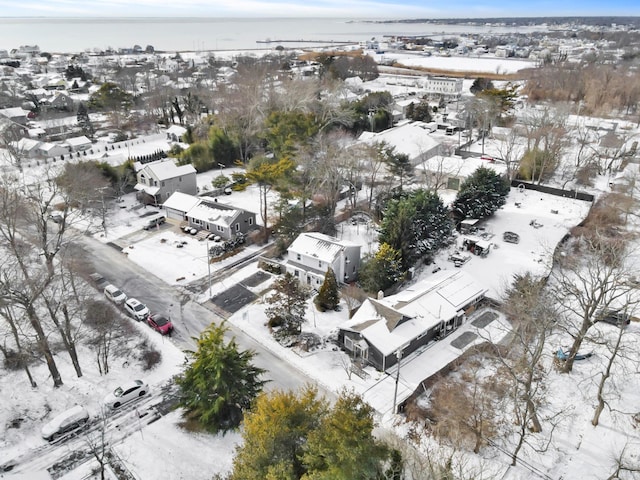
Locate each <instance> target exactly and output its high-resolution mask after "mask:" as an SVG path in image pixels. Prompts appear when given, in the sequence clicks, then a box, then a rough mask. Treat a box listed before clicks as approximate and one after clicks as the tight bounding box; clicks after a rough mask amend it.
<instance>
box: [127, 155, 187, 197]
mask: <svg viewBox="0 0 640 480" xmlns="http://www.w3.org/2000/svg"><path fill="white" fill-rule="evenodd" d="M136 176H137V179H138V183H137V184H136V186H135V189H136V190H137V191H138V192H139V193H138V199H139V200H140V201H141V202H142V203H146V204H152V205H160V204H162V203H163V202H165V201H166V200H167V199H168V198H169V197H170V196H171V195H173V194H174V193H175V192H181V193H187V194H189V195H195V194H196V193H197V191H198V188H197V185H196V169H195V168H193V166H192V165H181V166H178V165H176V164H175V162H174V161H173V159H171V158H164V159H162V160H157V161H155V162H149V163H146V164H144V165H142V164H136Z"/></svg>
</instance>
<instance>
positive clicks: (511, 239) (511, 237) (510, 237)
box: [502, 232, 520, 243]
mask: <svg viewBox="0 0 640 480" xmlns="http://www.w3.org/2000/svg"><path fill="white" fill-rule="evenodd" d="M502 240H504V241H505V242H507V243H519V242H520V235H518V234H517V233H515V232H504V233H503V234H502Z"/></svg>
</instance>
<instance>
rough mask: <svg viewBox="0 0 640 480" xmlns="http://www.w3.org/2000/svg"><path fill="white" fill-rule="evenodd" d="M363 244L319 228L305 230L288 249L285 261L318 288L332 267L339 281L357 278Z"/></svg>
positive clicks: (305, 282) (287, 267) (292, 273)
mask: <svg viewBox="0 0 640 480" xmlns="http://www.w3.org/2000/svg"><path fill="white" fill-rule="evenodd" d="M360 248H361V247H360V245H358V244H357V243H353V242H349V241H346V240H340V239H338V238H335V237H331V236H329V235H325V234H323V233H318V232H308V233H301V234H300V235H298V237H297V238H296V239H295V240H294V241H293V243H292V244H291V246H289V249H288V260H287V262H286V264H285V268H286V270H287V272H289V273H291V275H293V276H294V277H296V278H297V279H298V280H299V281H300V282H301V283H303V284H306V285H310V286H311V287H313V288H315V289H318V288H320V285H322V283H323V282H324V276H325V274H326V273H327V270H329V268H331V269H332V270H333V272H334V273H335V275H336V280H337V281H338V283H349V282H353V281H355V279H356V277H357V275H358V270H359V269H360Z"/></svg>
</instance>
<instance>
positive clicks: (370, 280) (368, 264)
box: [358, 243, 404, 293]
mask: <svg viewBox="0 0 640 480" xmlns="http://www.w3.org/2000/svg"><path fill="white" fill-rule="evenodd" d="M403 272H404V270H403V268H402V262H401V260H400V252H399V251H398V250H396V249H394V248H393V247H392V246H390V245H389V244H387V243H382V244H381V245H380V247H379V248H378V251H377V252H376V254H375V255H374V256H373V257H372V258H370V259H368V260H366V261H365V262H364V264H363V265H362V267H361V268H360V272H359V274H358V275H359V277H360V284H361V285H362V288H364V289H365V291H367V292H369V293H377V292H378V291H379V290H382V291H385V290H387V289H389V288H391V287H392V286H393V285H395V284H396V283H397V282H399V281H400V280H401V279H402V277H403Z"/></svg>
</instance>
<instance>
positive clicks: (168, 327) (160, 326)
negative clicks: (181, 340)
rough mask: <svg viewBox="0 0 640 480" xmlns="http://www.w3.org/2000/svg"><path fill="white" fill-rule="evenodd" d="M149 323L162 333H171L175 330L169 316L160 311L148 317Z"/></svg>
mask: <svg viewBox="0 0 640 480" xmlns="http://www.w3.org/2000/svg"><path fill="white" fill-rule="evenodd" d="M147 323H148V324H149V326H150V327H151V328H153V329H154V330H156V331H157V332H160V333H161V334H162V335H170V334H171V332H172V331H173V324H172V323H171V319H169V317H167V316H165V315H162V314H160V313H155V314H153V315H149V316H148V317H147Z"/></svg>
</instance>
